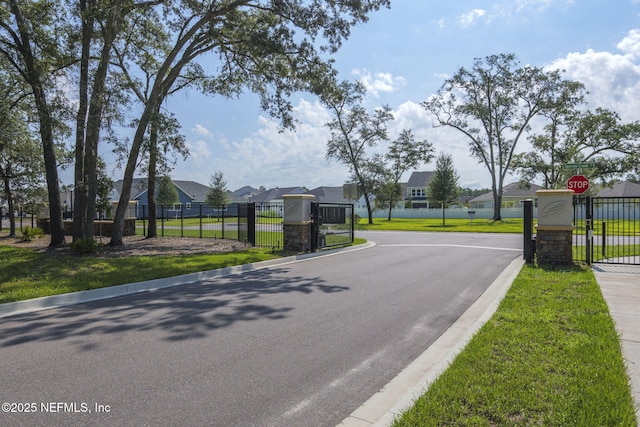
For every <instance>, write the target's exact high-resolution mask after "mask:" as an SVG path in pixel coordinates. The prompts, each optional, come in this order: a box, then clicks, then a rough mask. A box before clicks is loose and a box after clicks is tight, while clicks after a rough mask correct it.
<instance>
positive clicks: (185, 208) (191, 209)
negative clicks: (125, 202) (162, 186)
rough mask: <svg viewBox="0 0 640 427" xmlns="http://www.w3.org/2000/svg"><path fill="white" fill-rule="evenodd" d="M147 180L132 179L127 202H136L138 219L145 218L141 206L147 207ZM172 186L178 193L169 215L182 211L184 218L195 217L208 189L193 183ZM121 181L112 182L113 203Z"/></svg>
mask: <svg viewBox="0 0 640 427" xmlns="http://www.w3.org/2000/svg"><path fill="white" fill-rule="evenodd" d="M148 182H149V181H148V179H147V178H134V179H133V182H132V185H131V196H130V197H129V200H131V201H135V202H137V205H138V208H137V212H136V216H137V217H138V218H142V217H146V214H145V213H144V212H143V209H145V208H143V206H144V207H146V206H148V205H149V189H148V187H149V184H148ZM173 184H174V185H175V187H176V190H177V191H178V203H177V204H176V205H174V206H171V207H168V211H169V214H170V215H171V214H173V212H174V211H179V210H182V214H183V215H184V216H196V215H198V209H199V205H200V204H203V203H205V200H206V198H207V193H209V191H210V190H211V188H210V187H208V186H206V185H203V184H200V183H198V182H195V181H173ZM122 185H123V180H118V181H116V182H114V184H113V188H114V191H112V195H113V198H112V200H113V201H116V202H117V201H118V200H119V198H120V194H121V192H122Z"/></svg>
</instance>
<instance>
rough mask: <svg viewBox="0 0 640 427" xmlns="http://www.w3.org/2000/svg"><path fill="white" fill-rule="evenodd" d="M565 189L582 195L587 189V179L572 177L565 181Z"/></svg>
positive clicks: (577, 176)
mask: <svg viewBox="0 0 640 427" xmlns="http://www.w3.org/2000/svg"><path fill="white" fill-rule="evenodd" d="M567 189H568V190H573V192H574V193H575V194H582V193H584V192H585V191H587V190H588V189H589V179H587V177H586V176H584V175H574V176H572V177H571V178H569V180H568V181H567Z"/></svg>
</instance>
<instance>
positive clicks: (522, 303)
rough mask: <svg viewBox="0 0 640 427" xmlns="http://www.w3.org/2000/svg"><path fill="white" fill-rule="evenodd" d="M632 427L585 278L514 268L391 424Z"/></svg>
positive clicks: (591, 281) (591, 282)
mask: <svg viewBox="0 0 640 427" xmlns="http://www.w3.org/2000/svg"><path fill="white" fill-rule="evenodd" d="M444 425H456V426H496V425H499V426H502V425H505V426H506V425H509V426H510V425H523V426H524V425H526V426H532V425H545V426H637V420H636V417H635V412H634V403H633V398H632V396H631V388H630V385H629V380H628V377H627V374H626V368H625V366H624V362H623V358H622V353H621V350H620V341H619V337H618V335H617V333H616V330H615V327H614V323H613V321H612V319H611V316H610V315H609V311H608V308H607V305H606V302H605V301H604V299H603V297H602V294H601V292H600V288H599V287H598V285H597V283H596V281H595V278H594V276H593V273H592V272H591V270H589V269H583V268H581V267H579V266H573V267H568V268H565V269H551V268H542V267H536V266H524V267H523V269H522V271H521V273H520V274H519V276H518V278H516V280H515V281H514V283H513V285H512V287H511V289H510V290H509V292H508V293H507V295H506V296H505V298H504V299H503V301H502V302H501V304H500V306H499V307H498V310H497V312H496V313H495V314H494V316H493V317H492V318H491V319H490V321H489V322H487V323H486V324H485V325H484V326H483V327H482V328H481V329H480V330H479V331H478V332H477V333H476V335H475V336H474V337H473V338H472V340H471V341H470V342H469V344H468V345H467V347H466V348H465V349H464V350H463V351H462V352H461V353H460V354H459V355H458V357H457V358H456V359H455V360H454V361H453V362H452V364H451V366H450V367H449V368H448V369H447V370H446V371H445V372H444V373H443V374H442V375H441V376H440V377H439V378H438V379H437V380H436V381H434V383H433V384H432V385H431V386H430V388H429V389H428V390H427V391H426V392H425V394H423V395H422V396H421V397H420V398H419V399H418V400H417V401H416V402H415V405H414V406H413V407H412V408H410V409H408V410H407V411H406V412H405V413H404V414H403V415H402V416H401V417H400V418H398V419H397V420H396V421H395V422H394V424H393V426H394V427H400V426H444Z"/></svg>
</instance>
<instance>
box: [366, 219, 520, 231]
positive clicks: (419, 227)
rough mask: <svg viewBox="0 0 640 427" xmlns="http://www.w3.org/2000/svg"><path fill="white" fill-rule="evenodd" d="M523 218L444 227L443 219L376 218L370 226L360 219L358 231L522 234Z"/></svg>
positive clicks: (465, 221)
mask: <svg viewBox="0 0 640 427" xmlns="http://www.w3.org/2000/svg"><path fill="white" fill-rule="evenodd" d="M523 227H524V221H523V219H522V218H508V219H504V220H502V221H491V220H488V219H474V220H469V219H447V220H446V221H445V225H442V218H392V219H391V221H389V220H386V219H381V218H374V219H373V224H368V220H367V219H366V218H362V219H360V222H359V223H358V224H357V225H356V228H357V229H358V230H367V231H371V230H385V231H455V232H462V233H522V229H523Z"/></svg>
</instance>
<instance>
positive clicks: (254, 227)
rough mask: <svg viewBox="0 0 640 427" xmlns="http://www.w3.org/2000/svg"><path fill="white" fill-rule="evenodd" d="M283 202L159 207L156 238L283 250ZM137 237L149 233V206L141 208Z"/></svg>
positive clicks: (138, 214) (194, 204) (137, 215)
mask: <svg viewBox="0 0 640 427" xmlns="http://www.w3.org/2000/svg"><path fill="white" fill-rule="evenodd" d="M283 210H284V207H283V204H282V203H234V204H230V205H226V206H224V207H214V206H209V205H205V204H202V203H193V204H189V205H180V206H158V207H157V209H156V218H157V220H156V229H157V235H158V236H161V237H195V238H213V239H232V240H238V241H241V242H245V243H249V244H251V245H254V246H265V247H272V248H274V249H280V248H282V246H283V244H284V236H283V231H282V215H283ZM136 217H137V221H136V234H141V235H144V236H147V235H148V231H149V206H147V205H138V207H137V211H136Z"/></svg>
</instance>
